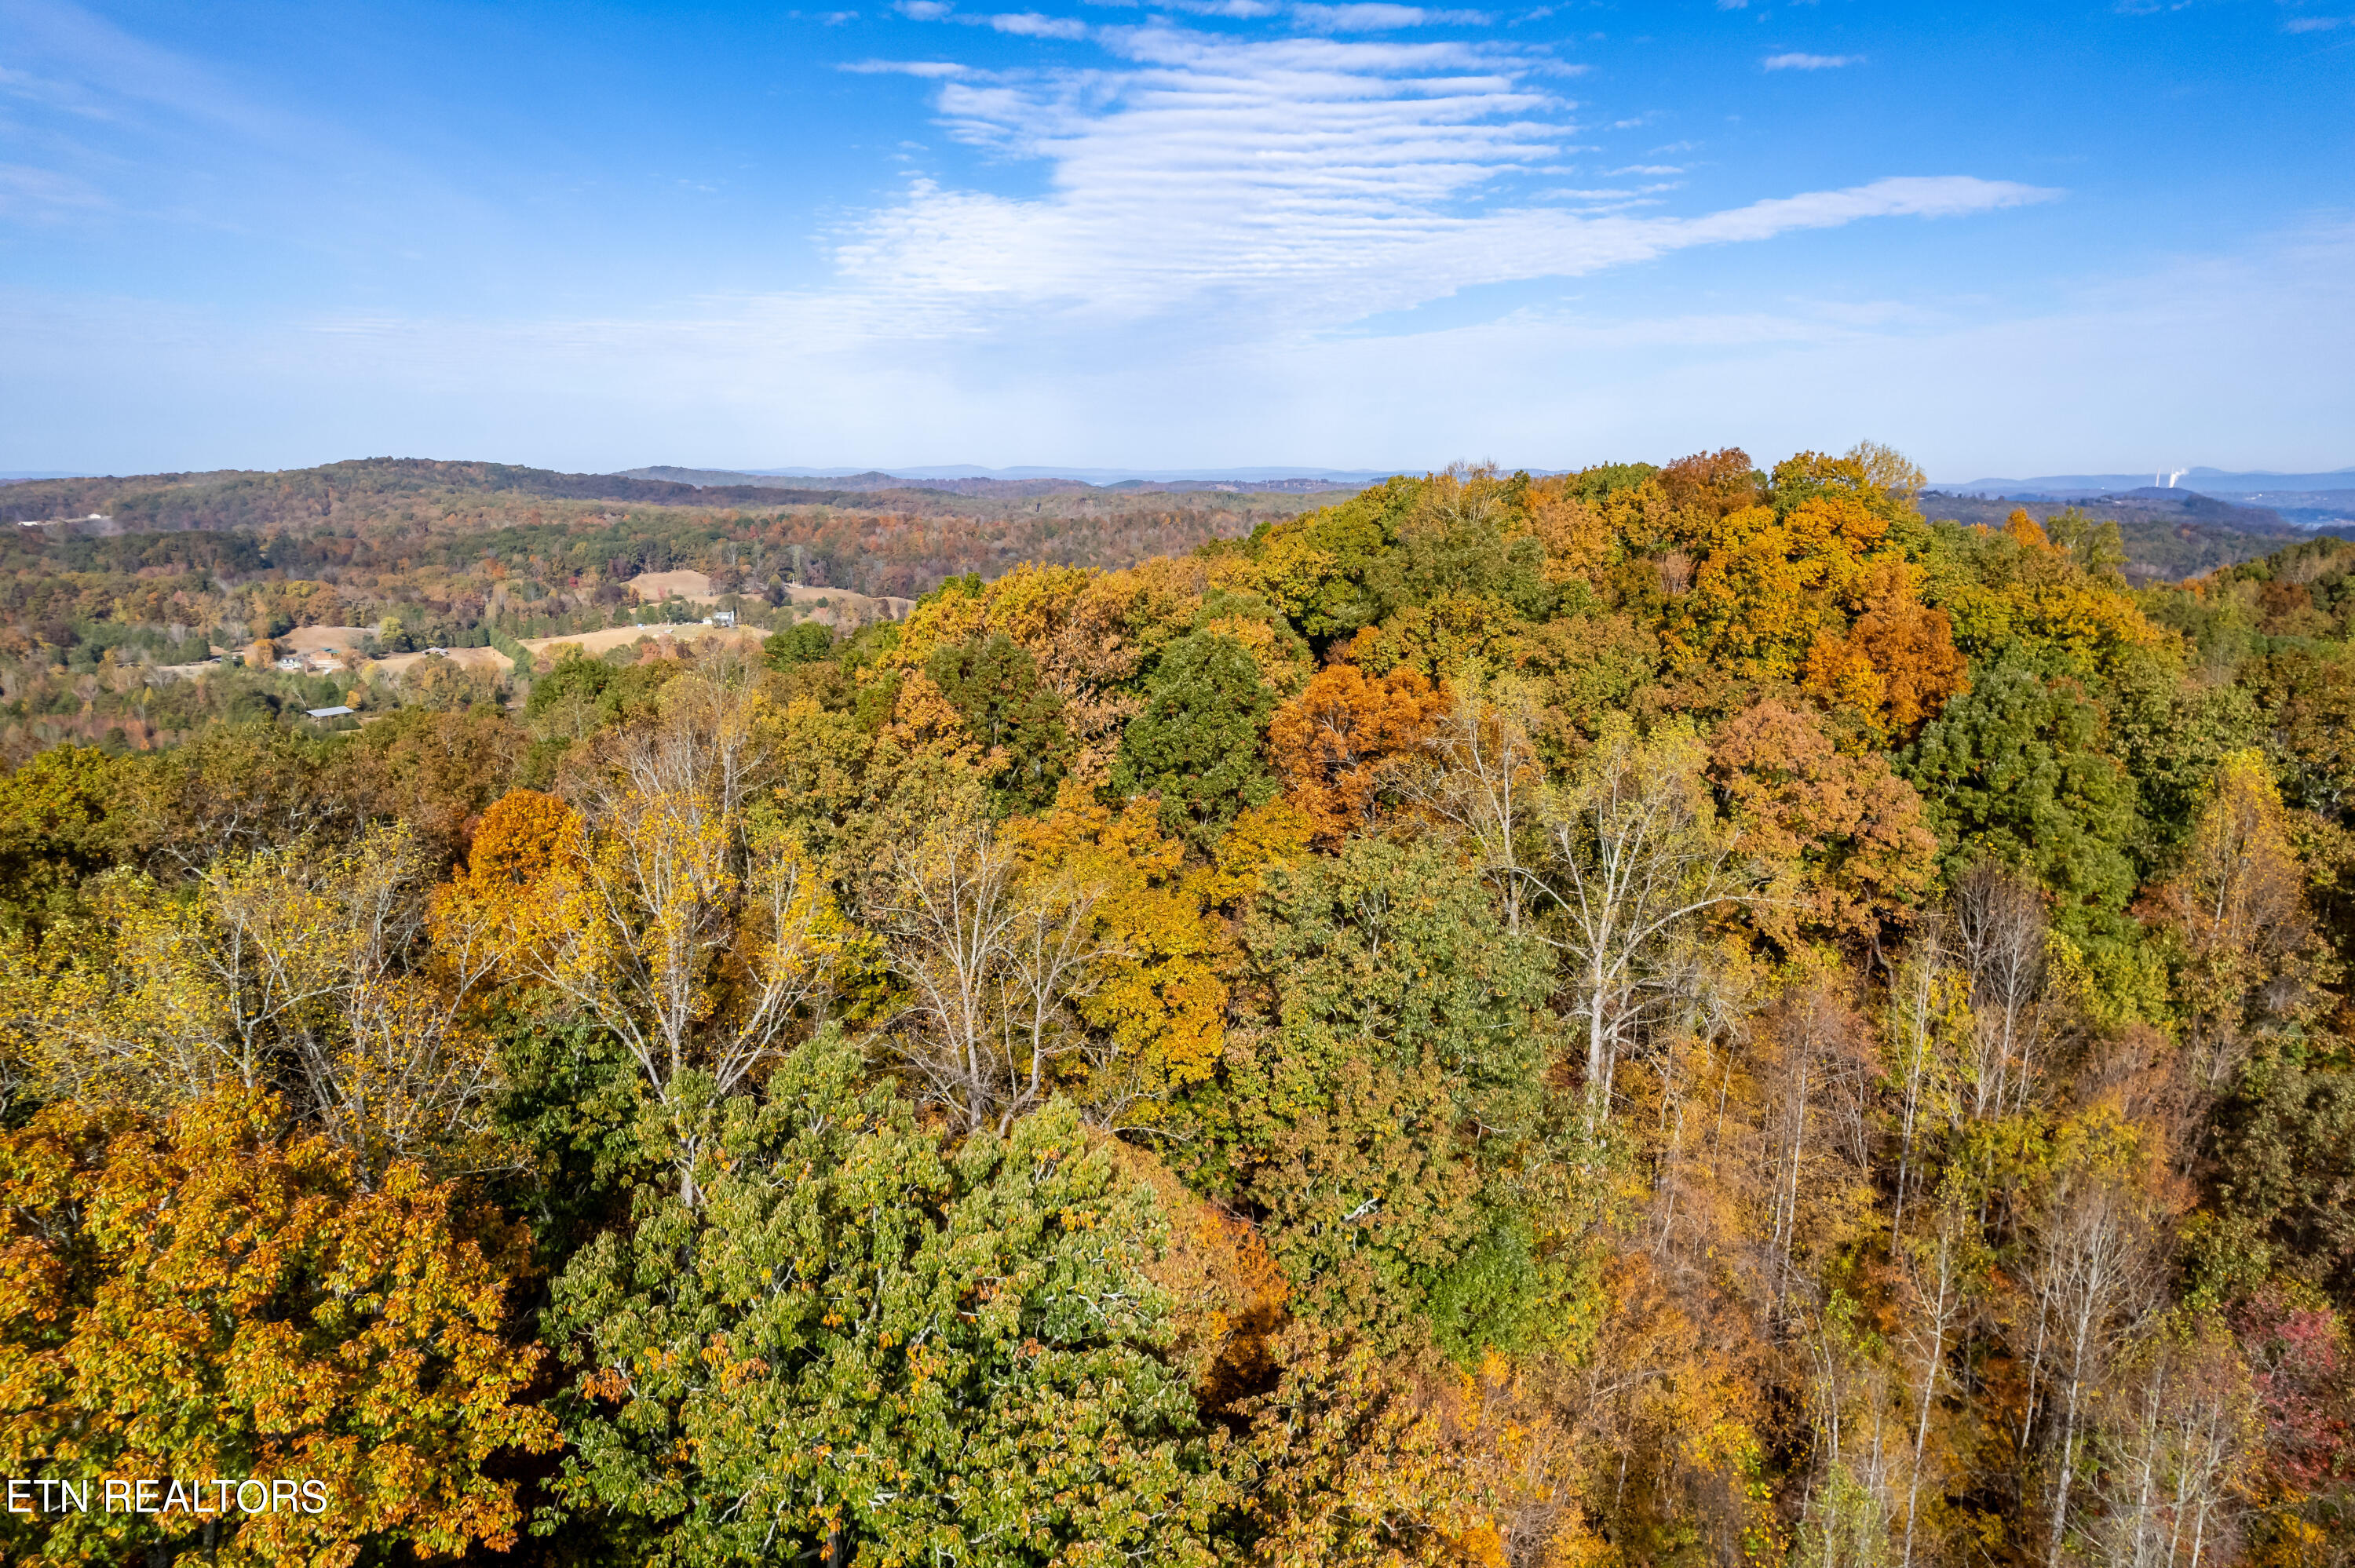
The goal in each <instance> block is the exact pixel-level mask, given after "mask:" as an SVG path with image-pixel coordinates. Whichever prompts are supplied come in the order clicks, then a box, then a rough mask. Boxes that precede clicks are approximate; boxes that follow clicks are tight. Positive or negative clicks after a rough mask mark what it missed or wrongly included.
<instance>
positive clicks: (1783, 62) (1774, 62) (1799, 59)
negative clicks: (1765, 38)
mask: <svg viewBox="0 0 2355 1568" xmlns="http://www.w3.org/2000/svg"><path fill="white" fill-rule="evenodd" d="M1759 63H1760V65H1761V66H1763V67H1764V69H1767V70H1838V69H1840V68H1841V67H1842V66H1852V65H1862V64H1863V63H1864V57H1863V56H1862V55H1806V54H1796V53H1794V54H1783V55H1768V56H1767V57H1766V58H1764V60H1762V61H1760V62H1759Z"/></svg>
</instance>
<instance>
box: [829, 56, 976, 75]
mask: <svg viewBox="0 0 2355 1568" xmlns="http://www.w3.org/2000/svg"><path fill="white" fill-rule="evenodd" d="M834 69H837V70H847V71H849V72H851V73H852V74H853V75H856V76H885V75H890V76H922V77H954V76H965V75H968V74H970V73H971V71H972V69H973V68H972V67H971V66H968V65H964V64H961V63H959V62H958V61H956V60H845V61H844V62H843V63H842V64H840V65H838V66H837V67H835V68H834Z"/></svg>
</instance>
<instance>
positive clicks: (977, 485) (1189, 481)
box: [613, 463, 1390, 497]
mask: <svg viewBox="0 0 2355 1568" xmlns="http://www.w3.org/2000/svg"><path fill="white" fill-rule="evenodd" d="M1258 472H1259V471H1258V470H1235V471H1229V472H1227V473H1224V474H1211V475H1202V474H1196V475H1192V476H1177V477H1173V476H1169V475H1167V474H1160V475H1145V476H1136V475H1129V476H1127V477H1117V478H1116V477H1113V476H1114V475H1122V474H1125V473H1126V471H1124V470H1119V469H1080V470H1075V471H1055V470H1051V469H1041V470H1035V471H1034V470H1029V469H1006V470H1001V471H997V472H995V473H972V472H966V471H960V470H954V469H951V470H940V469H903V470H900V471H893V472H885V471H882V470H880V469H867V470H864V471H847V470H833V469H724V468H678V467H675V466H672V465H670V464H666V463H658V464H655V465H653V466H651V467H647V468H632V469H623V471H621V472H619V473H617V474H615V475H614V476H613V477H614V478H616V479H633V480H643V481H647V482H659V483H668V484H690V485H696V486H699V487H710V488H715V489H720V488H725V489H741V488H746V487H776V488H787V487H801V486H806V485H811V484H815V483H819V482H822V483H823V484H824V485H825V486H826V488H828V489H832V490H838V491H850V492H868V491H877V490H908V489H916V490H938V491H944V492H946V493H950V494H952V495H996V496H1010V497H1020V496H1026V495H1056V494H1065V493H1072V492H1077V491H1083V490H1121V491H1136V490H1151V491H1169V492H1179V493H1182V492H1187V491H1198V490H1216V491H1225V492H1229V493H1260V494H1271V493H1289V494H1316V493H1320V492H1324V491H1328V490H1359V489H1363V488H1364V487H1365V486H1367V485H1369V484H1377V483H1380V482H1381V481H1382V480H1384V479H1387V478H1389V477H1390V475H1389V474H1386V473H1383V474H1376V473H1371V472H1368V473H1365V474H1354V473H1353V474H1341V475H1337V473H1336V471H1333V470H1329V469H1327V470H1309V471H1284V470H1280V469H1279V470H1275V471H1274V472H1276V473H1279V474H1282V475H1284V477H1281V478H1273V479H1270V478H1254V477H1251V476H1252V475H1253V474H1256V473H1258ZM1090 476H1092V477H1090Z"/></svg>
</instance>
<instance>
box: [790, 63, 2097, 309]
mask: <svg viewBox="0 0 2355 1568" xmlns="http://www.w3.org/2000/svg"><path fill="white" fill-rule="evenodd" d="M1103 42H1104V44H1105V47H1106V48H1108V49H1109V50H1110V51H1111V53H1112V54H1113V56H1114V59H1115V61H1116V66H1115V69H1110V70H1100V71H1088V72H1069V73H1060V74H1059V73H1048V74H1039V75H1033V76H1027V77H1005V76H984V75H981V74H978V73H973V74H965V75H959V76H954V77H949V78H948V79H945V80H943V84H942V86H941V88H940V89H939V96H938V99H937V105H938V109H939V111H940V114H941V116H942V118H943V122H945V124H946V125H947V126H948V128H949V130H950V132H951V134H952V135H953V136H954V137H956V138H957V139H959V140H962V141H964V142H966V143H970V144H972V145H975V146H977V147H983V148H986V149H988V150H990V151H992V152H994V153H996V154H1001V155H1003V156H1007V157H1012V158H1017V159H1027V160H1040V161H1043V162H1045V163H1046V164H1048V165H1049V179H1048V185H1049V187H1050V189H1049V194H1047V195H1044V196H1037V197H1029V198H1022V197H1013V196H1003V195H997V194H992V193H985V192H977V191H971V190H957V189H952V188H948V187H946V186H944V185H940V184H937V183H934V182H932V181H922V180H920V181H917V182H915V183H914V184H912V185H911V187H910V189H909V192H908V195H907V196H906V197H905V198H904V199H903V200H901V201H900V202H898V203H896V204H893V205H891V206H889V207H884V208H881V209H879V210H876V211H873V212H870V213H868V214H867V215H866V216H865V217H861V218H859V219H858V220H856V221H855V222H854V223H852V224H851V225H850V226H849V227H848V228H847V229H846V230H845V231H844V232H842V233H841V234H840V235H839V236H838V237H837V241H836V246H835V260H836V264H837V271H838V273H839V276H840V278H841V280H842V286H841V291H840V296H839V297H841V298H842V299H844V300H845V301H846V302H848V301H850V300H856V302H857V305H856V307H855V308H856V309H857V311H858V313H860V314H861V315H862V316H865V317H867V318H868V319H869V320H870V321H871V322H872V323H874V324H875V325H876V326H877V327H879V328H884V323H888V322H890V321H891V320H893V319H895V318H896V319H898V320H899V321H900V322H902V323H904V330H905V331H906V332H907V333H909V334H912V335H919V336H929V335H932V334H941V333H948V334H955V335H969V334H981V335H986V334H991V333H994V332H999V331H1016V330H1019V331H1022V332H1026V333H1035V332H1039V331H1042V330H1044V331H1069V332H1084V331H1092V330H1101V329H1103V328H1105V327H1108V326H1111V325H1114V324H1116V323H1140V322H1147V321H1151V320H1154V319H1156V318H1167V317H1174V316H1185V317H1188V318H1189V319H1199V318H1200V317H1201V316H1203V315H1205V314H1209V313H1211V312H1210V310H1209V307H1210V306H1211V305H1212V304H1213V303H1215V307H1216V308H1215V314H1216V316H1217V318H1218V319H1219V320H1220V322H1222V323H1227V327H1226V330H1229V331H1231V332H1234V333H1236V334H1240V335H1243V336H1252V337H1256V336H1257V335H1259V334H1264V333H1267V332H1270V331H1275V332H1284V333H1290V334H1304V333H1315V332H1318V331H1324V330H1328V329H1331V328H1335V327H1338V326H1341V325H1345V324H1347V323H1349V322H1352V321H1356V320H1359V319H1360V318H1362V317H1364V316H1367V315H1370V314H1375V313H1382V312H1389V311H1397V310H1401V309H1405V308H1409V307H1412V306H1413V305H1416V304H1420V303H1423V302H1427V301H1430V300H1434V299H1439V298H1443V297H1445V296H1447V295H1449V294H1451V293H1454V292H1455V291H1457V290H1460V289H1463V288H1465V287H1470V286H1476V285H1479V284H1486V283H1497V282H1507V281H1518V280H1526V279H1535V278H1574V277H1579V276H1583V275H1586V274H1590V273H1593V272H1596V271H1600V270H1604V269H1608V268H1614V267H1624V266H1629V265H1634V264H1636V263H1639V262H1643V261H1646V260H1653V259H1655V258H1657V257H1660V256H1664V255H1667V254H1668V253H1669V252H1671V251H1675V250H1680V249H1689V248H1692V247H1696V246H1708V245H1724V244H1738V243H1748V242H1755V241H1760V240H1764V239H1768V238H1773V237H1774V236H1775V235H1778V234H1784V233H1788V232H1792V231H1796V230H1799V229H1806V228H1832V227H1838V226H1840V225H1845V224H1850V223H1856V222H1859V221H1863V220H1865V219H1869V218H1876V217H1956V216H1961V215H1965V214H1970V213H1980V212H1987V211H1991V210H1995V209H1998V208H2001V207H2016V206H2019V205H2022V204H2025V203H2030V202H2038V201H2045V200H2049V199H2051V197H2052V196H2055V195H2056V194H2057V193H2055V192H2052V191H2050V190H2044V189H2040V188H2036V187H2032V186H2028V185H2019V184H2015V183H2012V182H2009V181H2001V180H1987V179H1981V178H1977V177H1974V176H1970V175H1936V176H1899V177H1891V178H1887V179H1881V180H1876V181H1872V182H1870V183H1869V184H1865V185H1858V186H1854V187H1851V188H1849V189H1844V190H1832V191H1817V192H1810V193H1805V194H1801V195H1796V196H1777V197H1774V198H1772V199H1768V200H1763V201H1758V202H1753V203H1752V204H1749V205H1748V206H1744V207H1735V208H1731V209H1728V210H1725V211H1721V212H1715V213H1704V214H1700V215H1696V216H1689V217H1671V216H1666V215H1661V216H1647V217H1631V216H1627V215H1625V213H1617V214H1614V213H1611V212H1606V211H1596V210H1593V207H1585V208H1583V209H1565V208H1564V207H1561V206H1558V205H1545V204H1543V203H1542V202H1540V200H1539V199H1538V198H1537V196H1535V195H1533V194H1522V195H1518V196H1512V195H1510V194H1509V193H1510V192H1511V191H1514V190H1518V189H1520V188H1521V187H1520V186H1518V185H1516V183H1515V182H1516V181H1517V180H1518V177H1519V176H1521V175H1526V174H1529V173H1530V172H1532V171H1535V170H1538V169H1540V168H1543V167H1545V166H1547V165H1548V164H1550V161H1551V160H1554V159H1556V158H1558V157H1559V156H1561V154H1562V153H1563V152H1564V151H1565V149H1566V147H1567V146H1568V144H1569V143H1571V141H1572V136H1573V134H1574V132H1575V131H1576V125H1575V123H1574V121H1573V119H1572V115H1573V113H1574V106H1573V105H1572V104H1571V103H1569V102H1567V101H1563V100H1561V99H1560V98H1558V97H1556V96H1554V95H1553V94H1552V93H1550V91H1548V90H1543V89H1541V88H1540V87H1538V86H1536V85H1533V83H1532V80H1531V78H1532V77H1533V75H1534V74H1535V71H1536V69H1537V66H1538V65H1539V64H1540V63H1541V62H1537V61H1533V60H1532V59H1530V58H1528V57H1525V56H1519V55H1516V54H1513V53H1511V52H1508V51H1506V50H1503V49H1500V48H1491V47H1488V46H1485V45H1478V44H1467V43H1460V42H1433V43H1411V42H1400V41H1381V42H1376V41H1359V40H1348V39H1335V38H1324V37H1294V38H1286V39H1275V40H1265V41H1245V40H1238V39H1235V38H1231V37H1221V36H1211V35H1208V34H1204V33H1199V32H1195V31H1189V30H1188V29H1185V28H1180V27H1177V26H1168V25H1166V24H1156V25H1148V26H1140V27H1131V28H1124V29H1123V28H1114V29H1108V30H1106V31H1105V32H1104V34H1103ZM1641 172H1645V173H1652V172H1662V173H1666V172H1670V171H1668V169H1666V168H1665V166H1657V165H1646V166H1644V168H1643V170H1642V171H1641ZM1556 194H1557V195H1558V196H1564V197H1567V198H1569V199H1570V200H1571V201H1572V203H1574V204H1575V203H1600V202H1610V203H1624V201H1625V199H1626V198H1627V197H1628V196H1631V195H1634V194H1638V193H1629V192H1625V191H1619V190H1598V191H1593V192H1578V191H1565V192H1558V193H1556ZM885 330H889V329H888V328H887V329H885Z"/></svg>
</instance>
